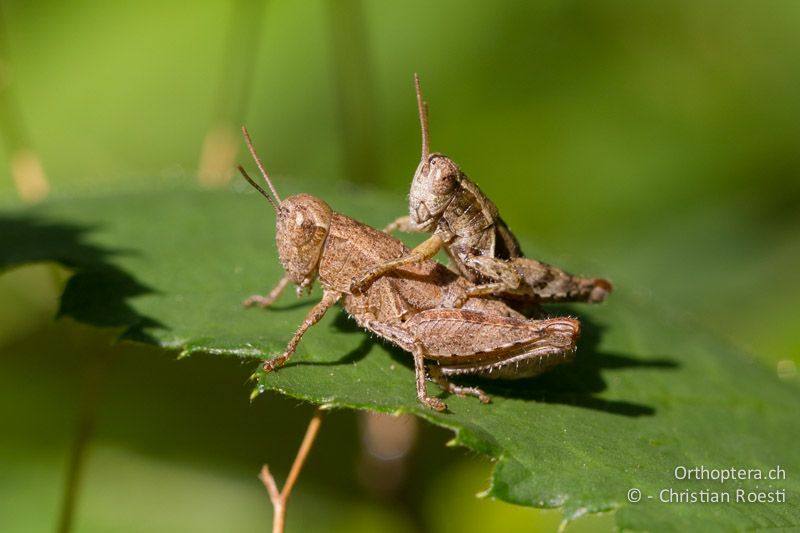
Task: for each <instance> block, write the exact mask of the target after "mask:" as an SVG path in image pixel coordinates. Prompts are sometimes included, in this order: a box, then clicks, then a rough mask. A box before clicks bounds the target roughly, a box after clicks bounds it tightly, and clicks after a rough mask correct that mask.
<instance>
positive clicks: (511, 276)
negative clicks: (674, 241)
mask: <svg viewBox="0 0 800 533" xmlns="http://www.w3.org/2000/svg"><path fill="white" fill-rule="evenodd" d="M414 82H415V86H416V92H417V107H418V110H419V120H420V127H421V130H422V158H421V160H420V163H419V166H418V167H417V170H416V172H415V174H414V180H413V182H412V183H411V192H410V194H409V196H408V200H409V215H408V216H403V217H400V218H398V219H397V220H396V221H395V222H393V223H392V224H390V225H389V226H388V227H387V228H386V230H387V231H392V230H395V229H400V230H403V231H409V232H431V233H432V235H431V236H430V237H429V238H428V239H427V240H425V241H424V242H423V243H422V244H420V245H419V246H417V247H416V248H414V249H413V250H411V252H410V253H409V254H407V255H405V256H403V257H399V258H397V259H394V260H392V261H387V262H386V263H384V264H382V265H377V266H376V267H373V268H371V269H370V270H368V271H366V272H364V273H363V274H362V275H361V276H359V277H358V278H356V279H354V281H353V283H352V285H351V289H352V290H354V291H355V292H358V291H359V290H362V289H364V288H365V287H367V286H369V284H370V283H372V282H373V281H374V280H375V279H377V278H379V277H380V276H383V275H385V274H386V273H388V272H391V271H392V270H394V269H396V268H400V267H402V266H405V265H409V264H412V263H415V262H417V261H422V260H425V259H430V258H431V257H433V256H434V255H435V254H436V253H437V252H438V251H439V250H441V249H444V250H445V251H446V253H447V255H448V256H449V257H450V261H451V267H452V268H453V269H454V270H455V271H456V272H458V273H459V274H460V275H462V276H464V277H465V278H467V279H469V280H470V281H472V282H473V283H475V285H474V286H472V287H470V288H469V289H468V290H467V292H466V294H465V298H464V299H461V300H459V301H458V302H456V306H458V305H461V304H463V303H464V302H465V301H466V297H471V296H484V295H489V294H495V295H499V296H501V297H503V298H505V299H507V300H522V301H524V302H530V303H534V304H538V303H548V302H602V301H603V300H605V298H606V296H607V295H608V293H609V292H611V283H610V282H609V281H608V280H605V279H602V278H585V277H581V276H575V275H572V274H569V273H567V272H564V271H563V270H561V269H559V268H557V267H554V266H552V265H548V264H546V263H542V262H541V261H537V260H535V259H529V258H526V257H523V256H522V250H521V249H520V246H519V243H518V242H517V239H516V238H515V237H514V235H513V233H511V231H510V230H509V229H508V226H506V224H505V222H503V219H502V218H500V215H499V213H498V211H497V207H495V205H494V204H493V203H492V202H491V200H489V199H488V198H487V197H486V195H484V194H483V192H481V190H480V189H479V188H478V186H477V185H475V183H473V182H472V181H471V180H470V179H469V178H468V177H467V176H466V174H464V173H463V172H462V171H461V169H460V168H459V167H458V165H456V164H455V163H454V162H453V160H452V159H450V158H448V157H447V156H445V155H443V154H440V153H433V154H432V153H430V148H429V134H428V114H427V105H426V103H425V102H424V101H423V99H422V92H421V90H420V84H419V77H418V76H417V75H415V76H414Z"/></svg>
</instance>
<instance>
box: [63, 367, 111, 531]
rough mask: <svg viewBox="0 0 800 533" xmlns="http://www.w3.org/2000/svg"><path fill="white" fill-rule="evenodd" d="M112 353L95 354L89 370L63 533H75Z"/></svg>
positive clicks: (74, 445) (71, 463)
mask: <svg viewBox="0 0 800 533" xmlns="http://www.w3.org/2000/svg"><path fill="white" fill-rule="evenodd" d="M108 355H109V354H108V353H105V352H98V353H95V354H92V358H91V360H90V361H89V362H88V364H87V367H86V375H85V376H84V383H83V398H82V401H81V404H80V408H79V412H78V422H77V425H76V429H75V439H74V440H73V442H72V451H71V453H70V459H69V465H68V466H67V480H66V485H65V487H64V495H63V499H62V501H61V512H60V514H59V519H58V529H57V531H58V532H59V533H69V532H70V531H72V526H73V521H74V520H73V519H74V515H75V508H76V507H77V503H78V495H79V493H80V488H81V479H82V477H83V473H84V471H85V465H86V458H87V456H88V454H89V444H90V443H91V440H92V436H93V435H94V428H95V423H96V419H97V407H98V404H99V399H100V393H101V389H102V386H103V384H104V383H105V381H106V379H107V376H108V371H109V367H110V359H111V358H110V357H108Z"/></svg>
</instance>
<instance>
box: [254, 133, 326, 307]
mask: <svg viewBox="0 0 800 533" xmlns="http://www.w3.org/2000/svg"><path fill="white" fill-rule="evenodd" d="M242 134H243V135H244V140H245V142H246V143H247V148H248V149H249V150H250V154H251V155H252V156H253V159H255V161H256V164H257V165H258V169H259V170H260V171H261V175H262V176H263V177H264V181H266V183H267V185H268V186H269V190H270V192H272V196H270V194H269V193H268V192H267V191H265V190H264V189H263V188H262V187H261V186H260V185H258V184H257V183H256V182H255V181H253V180H252V178H250V176H248V175H247V172H245V170H244V168H242V167H241V166H240V167H239V172H241V173H242V176H244V178H245V179H246V180H247V181H248V182H250V185H252V186H253V187H254V188H255V189H256V190H257V191H258V192H259V193H261V195H262V196H263V197H264V198H266V199H267V201H268V202H269V203H270V205H271V206H272V208H273V209H274V210H275V226H276V231H275V241H276V243H277V245H278V256H279V257H280V260H281V264H282V265H283V269H284V270H285V271H286V274H287V275H288V276H289V279H290V280H292V282H294V283H295V284H297V285H298V294H299V293H300V291H301V290H302V289H305V288H309V287H311V284H312V283H313V282H314V280H315V279H316V277H317V271H318V269H319V261H320V258H321V257H322V247H323V245H324V244H325V238H326V237H327V236H328V231H329V229H330V227H331V218H332V217H333V210H331V208H330V206H328V204H326V203H325V202H323V201H322V200H320V199H319V198H314V197H313V196H311V195H308V194H296V195H294V196H290V197H289V198H286V199H285V200H281V197H280V196H278V191H276V190H275V186H274V185H273V183H272V180H271V179H269V175H268V174H267V171H266V170H265V169H264V164H263V163H262V162H261V158H260V157H258V154H257V153H256V149H255V147H254V146H253V142H252V140H250V134H249V133H248V132H247V128H244V127H242Z"/></svg>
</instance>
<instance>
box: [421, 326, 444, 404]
mask: <svg viewBox="0 0 800 533" xmlns="http://www.w3.org/2000/svg"><path fill="white" fill-rule="evenodd" d="M413 354H414V370H415V371H416V375H417V398H418V399H419V401H420V402H422V403H423V404H424V405H425V406H427V407H430V408H431V409H433V410H435V411H444V410H445V409H447V404H446V403H444V402H443V401H442V400H440V399H439V398H434V397H432V396H428V385H427V383H425V355H424V349H423V347H422V344H421V343H419V342H417V343H414V351H413Z"/></svg>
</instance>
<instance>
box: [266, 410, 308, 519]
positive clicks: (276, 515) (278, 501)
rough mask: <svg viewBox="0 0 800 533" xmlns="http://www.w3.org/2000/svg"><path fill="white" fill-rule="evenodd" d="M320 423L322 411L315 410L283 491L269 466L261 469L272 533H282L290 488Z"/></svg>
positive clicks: (301, 466) (295, 479)
mask: <svg viewBox="0 0 800 533" xmlns="http://www.w3.org/2000/svg"><path fill="white" fill-rule="evenodd" d="M320 422H322V410H320V409H317V410H316V411H314V416H313V417H312V418H311V421H310V422H309V423H308V429H306V435H305V437H303V442H302V443H301V444H300V449H299V450H298V451H297V456H296V457H295V458H294V463H292V469H291V470H289V475H288V476H287V477H286V483H285V484H284V485H283V490H278V485H277V483H275V478H274V477H273V476H272V473H271V472H270V471H269V466H268V465H264V466H263V467H262V468H261V473H260V474H259V476H258V477H259V479H260V480H261V482H262V483H263V484H264V486H265V487H266V488H267V492H268V493H269V499H270V501H271V502H272V508H273V515H272V533H283V526H284V522H285V520H286V504H287V503H288V500H289V495H290V494H291V493H292V488H293V487H294V484H295V483H296V482H297V477H298V476H299V475H300V470H302V468H303V464H304V463H305V462H306V457H308V452H310V451H311V446H312V445H313V444H314V439H316V437H317V431H318V430H319V424H320Z"/></svg>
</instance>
